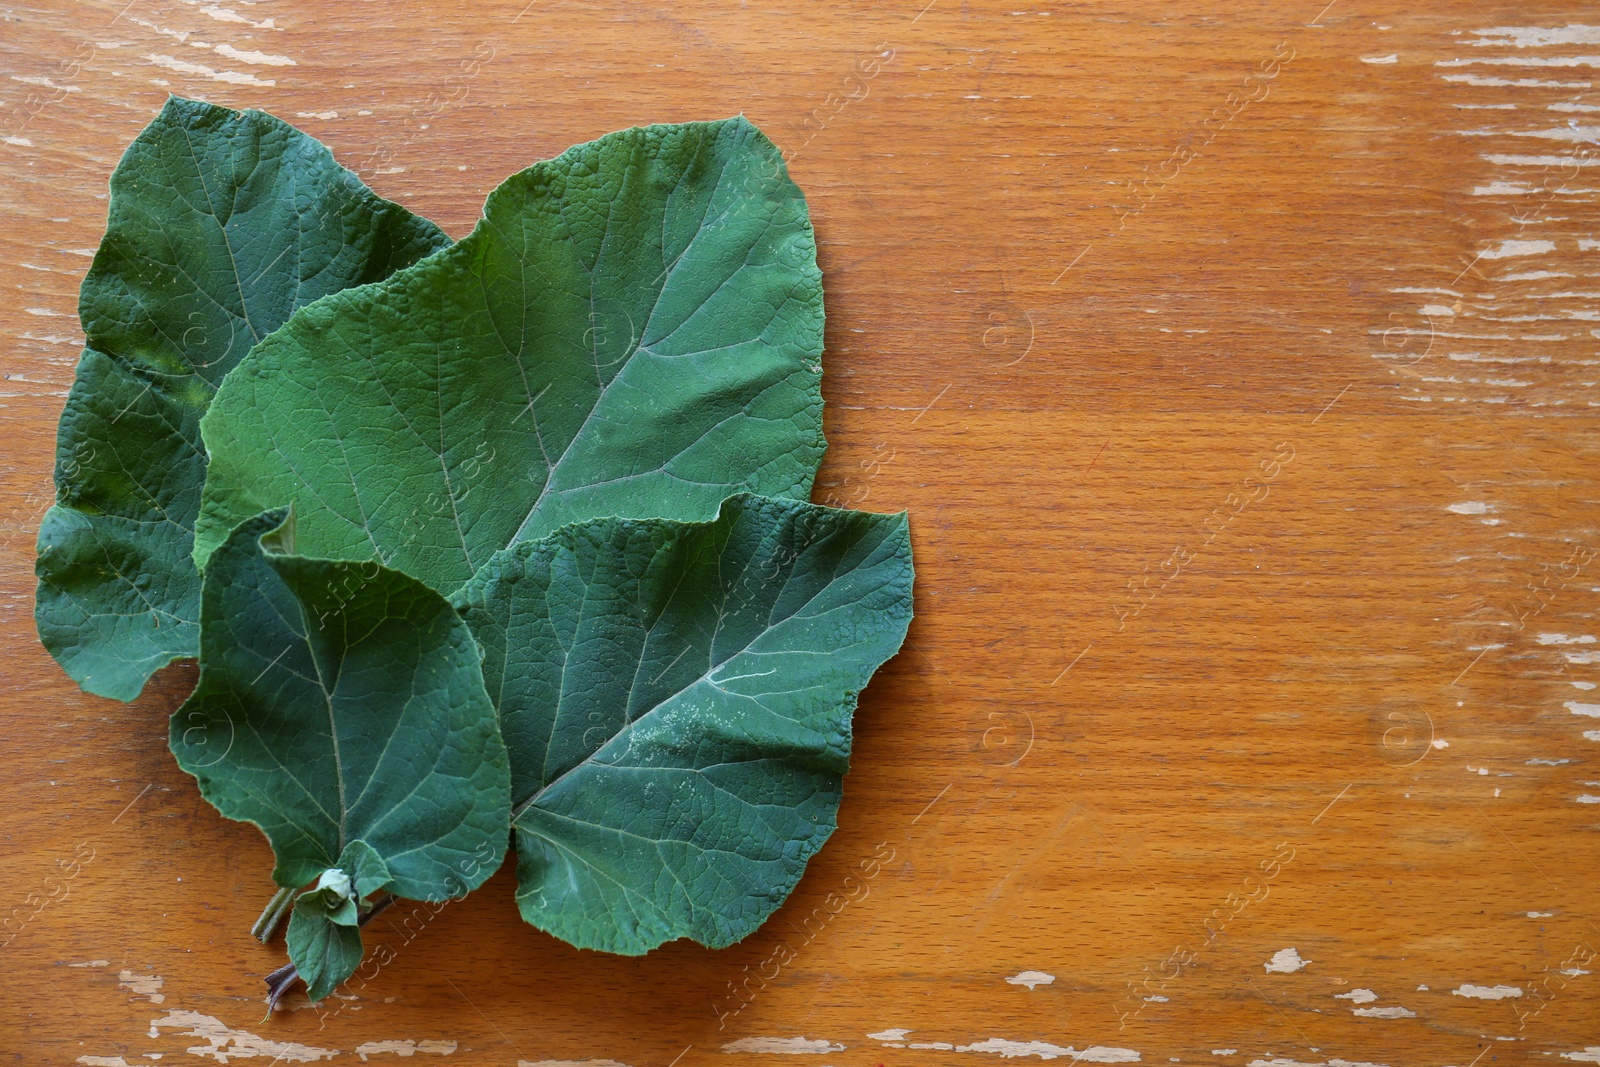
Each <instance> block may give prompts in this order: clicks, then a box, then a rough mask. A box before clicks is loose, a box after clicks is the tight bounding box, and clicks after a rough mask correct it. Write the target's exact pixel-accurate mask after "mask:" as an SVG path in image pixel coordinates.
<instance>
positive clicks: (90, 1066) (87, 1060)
mask: <svg viewBox="0 0 1600 1067" xmlns="http://www.w3.org/2000/svg"><path fill="white" fill-rule="evenodd" d="M76 1062H78V1063H81V1064H83V1067H130V1065H129V1063H128V1061H127V1060H125V1059H123V1058H122V1057H121V1056H79V1057H78V1059H77V1061H76Z"/></svg>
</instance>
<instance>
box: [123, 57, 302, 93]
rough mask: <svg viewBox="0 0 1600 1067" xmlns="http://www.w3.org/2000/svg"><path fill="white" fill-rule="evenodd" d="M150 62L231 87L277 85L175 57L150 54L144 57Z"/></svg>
mask: <svg viewBox="0 0 1600 1067" xmlns="http://www.w3.org/2000/svg"><path fill="white" fill-rule="evenodd" d="M144 58H145V59H146V60H147V61H148V62H151V63H154V64H155V65H156V66H158V67H165V68H166V69H168V70H174V71H177V72H178V73H179V74H197V75H199V76H201V77H204V78H210V79H211V80H212V81H219V82H227V83H229V84H230V85H277V84H278V83H277V82H276V81H274V80H273V79H271V78H258V77H256V76H255V75H254V74H243V73H241V72H239V71H235V70H213V69H211V68H210V67H207V66H203V65H201V64H199V63H190V62H188V61H187V60H182V59H176V58H174V57H173V56H167V55H162V54H160V53H158V52H150V53H148V54H146V55H145V57H144Z"/></svg>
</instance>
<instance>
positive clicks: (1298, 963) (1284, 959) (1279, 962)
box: [1261, 948, 1311, 974]
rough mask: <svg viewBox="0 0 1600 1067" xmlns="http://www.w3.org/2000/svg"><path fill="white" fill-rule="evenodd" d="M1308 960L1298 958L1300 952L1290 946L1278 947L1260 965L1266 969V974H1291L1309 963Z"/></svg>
mask: <svg viewBox="0 0 1600 1067" xmlns="http://www.w3.org/2000/svg"><path fill="white" fill-rule="evenodd" d="M1310 962H1311V961H1310V960H1303V959H1301V958H1300V953H1299V952H1297V951H1295V950H1294V949H1292V948H1280V949H1279V950H1278V951H1276V952H1274V953H1273V954H1272V958H1271V959H1270V960H1268V961H1267V962H1266V963H1263V964H1262V965H1261V966H1263V967H1265V968H1266V969H1267V973H1268V974H1293V973H1294V972H1295V971H1298V970H1301V969H1302V968H1304V967H1305V966H1306V964H1308V963H1310Z"/></svg>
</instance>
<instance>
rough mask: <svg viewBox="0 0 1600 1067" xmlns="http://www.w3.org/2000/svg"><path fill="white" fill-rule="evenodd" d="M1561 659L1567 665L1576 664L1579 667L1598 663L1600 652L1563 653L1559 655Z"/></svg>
mask: <svg viewBox="0 0 1600 1067" xmlns="http://www.w3.org/2000/svg"><path fill="white" fill-rule="evenodd" d="M1561 658H1562V659H1565V660H1566V661H1567V662H1568V663H1576V664H1579V665H1580V666H1581V665H1582V664H1585V663H1600V652H1563V653H1561Z"/></svg>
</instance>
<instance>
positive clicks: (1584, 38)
mask: <svg viewBox="0 0 1600 1067" xmlns="http://www.w3.org/2000/svg"><path fill="white" fill-rule="evenodd" d="M1472 32H1473V33H1474V34H1476V35H1477V36H1479V37H1481V38H1483V39H1482V40H1480V41H1473V42H1472V43H1473V44H1474V45H1477V46H1479V47H1482V46H1484V45H1494V46H1496V47H1499V48H1507V47H1509V48H1529V47H1532V48H1544V47H1545V46H1547V45H1552V44H1600V26H1579V25H1576V24H1568V25H1566V26H1491V27H1490V28H1489V29H1487V30H1473V31H1472Z"/></svg>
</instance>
